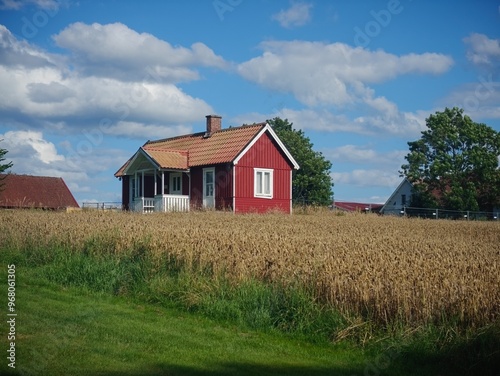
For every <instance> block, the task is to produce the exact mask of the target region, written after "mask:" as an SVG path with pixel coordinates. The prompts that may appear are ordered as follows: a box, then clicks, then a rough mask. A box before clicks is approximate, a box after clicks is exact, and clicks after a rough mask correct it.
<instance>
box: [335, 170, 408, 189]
mask: <svg viewBox="0 0 500 376" xmlns="http://www.w3.org/2000/svg"><path fill="white" fill-rule="evenodd" d="M331 177H332V179H333V182H334V183H335V184H345V185H348V184H349V185H354V186H358V187H386V188H394V187H397V186H398V184H399V183H400V182H401V178H400V177H399V174H398V173H397V172H391V171H387V170H377V169H374V170H365V169H357V170H352V171H349V172H332V173H331Z"/></svg>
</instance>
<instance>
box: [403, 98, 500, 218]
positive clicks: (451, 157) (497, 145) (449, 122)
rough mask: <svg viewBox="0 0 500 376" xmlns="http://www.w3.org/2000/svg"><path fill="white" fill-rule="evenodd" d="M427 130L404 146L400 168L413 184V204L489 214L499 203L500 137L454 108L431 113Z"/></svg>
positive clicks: (427, 122) (489, 128)
mask: <svg viewBox="0 0 500 376" xmlns="http://www.w3.org/2000/svg"><path fill="white" fill-rule="evenodd" d="M426 126H427V130H425V131H423V132H422V137H421V138H420V139H419V140H416V141H411V142H408V146H409V149H410V152H409V153H408V154H407V155H406V157H405V159H406V160H407V163H406V164H404V165H402V166H401V168H402V171H401V174H402V175H404V176H406V177H407V178H408V180H410V182H412V183H413V185H414V194H413V195H412V200H411V205H412V206H416V207H437V208H443V209H452V210H487V211H491V210H493V208H494V207H496V206H498V205H500V170H499V156H500V133H499V132H496V131H495V130H494V129H493V128H491V127H489V126H487V125H486V124H482V123H475V122H473V121H472V120H471V118H470V117H469V116H467V115H464V111H463V109H459V108H456V107H455V108H452V109H450V108H446V109H445V110H444V111H443V112H436V113H435V114H431V115H430V116H429V118H427V119H426Z"/></svg>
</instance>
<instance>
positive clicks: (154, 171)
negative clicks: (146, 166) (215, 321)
mask: <svg viewBox="0 0 500 376" xmlns="http://www.w3.org/2000/svg"><path fill="white" fill-rule="evenodd" d="M154 174H155V196H156V195H157V190H158V189H157V188H156V171H154Z"/></svg>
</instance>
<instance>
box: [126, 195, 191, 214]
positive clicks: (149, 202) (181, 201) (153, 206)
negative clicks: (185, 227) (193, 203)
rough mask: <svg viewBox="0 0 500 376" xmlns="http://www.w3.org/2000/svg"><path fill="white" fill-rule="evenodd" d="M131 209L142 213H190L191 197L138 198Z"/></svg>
mask: <svg viewBox="0 0 500 376" xmlns="http://www.w3.org/2000/svg"><path fill="white" fill-rule="evenodd" d="M130 209H131V210H132V211H135V212H140V213H152V212H187V211H189V196H187V195H157V196H155V197H136V198H135V199H134V202H133V203H132V204H131V207H130Z"/></svg>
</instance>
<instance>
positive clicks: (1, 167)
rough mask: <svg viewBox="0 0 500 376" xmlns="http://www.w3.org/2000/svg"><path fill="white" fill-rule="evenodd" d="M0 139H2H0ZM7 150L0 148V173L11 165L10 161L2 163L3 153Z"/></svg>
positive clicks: (0, 184) (0, 187) (0, 183)
mask: <svg viewBox="0 0 500 376" xmlns="http://www.w3.org/2000/svg"><path fill="white" fill-rule="evenodd" d="M0 141H2V140H0ZM7 153H8V151H7V150H5V149H2V148H0V174H1V173H3V172H5V171H7V170H8V169H9V168H11V167H12V162H8V163H2V162H3V161H5V154H7ZM1 180H2V179H0V190H1V189H2V185H3V184H2V182H1Z"/></svg>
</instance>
